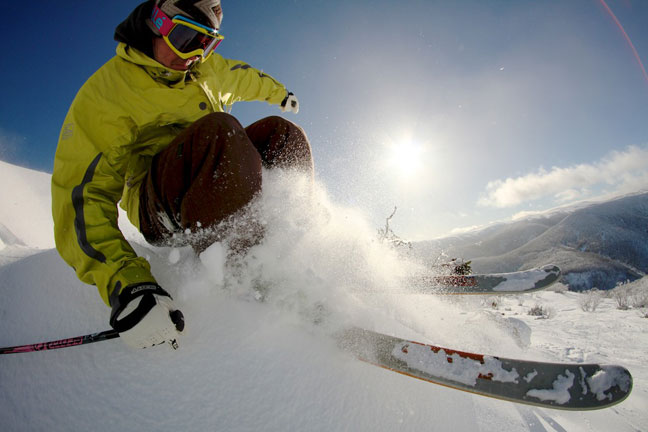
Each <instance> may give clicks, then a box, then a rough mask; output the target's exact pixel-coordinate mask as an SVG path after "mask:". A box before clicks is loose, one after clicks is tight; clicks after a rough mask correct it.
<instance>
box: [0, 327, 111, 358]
mask: <svg viewBox="0 0 648 432" xmlns="http://www.w3.org/2000/svg"><path fill="white" fill-rule="evenodd" d="M118 337H119V333H118V332H117V331H115V330H106V331H102V332H101V333H92V334H88V335H85V336H77V337H73V338H68V339H60V340H55V341H50V342H41V343H36V344H31V345H18V346H13V347H6V348H0V354H19V353H26V352H33V351H47V350H53V349H59V348H69V347H73V346H77V345H85V344H89V343H94V342H101V341H105V340H109V339H114V338H118Z"/></svg>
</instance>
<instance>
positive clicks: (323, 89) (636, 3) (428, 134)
mask: <svg viewBox="0 0 648 432" xmlns="http://www.w3.org/2000/svg"><path fill="white" fill-rule="evenodd" d="M137 4H138V2H136V1H125V0H110V1H104V2H96V1H69V0H68V1H60V2H37V3H36V4H34V3H24V4H23V3H21V2H12V3H10V4H8V5H5V8H4V9H3V10H4V11H5V13H6V15H5V16H6V18H5V20H4V23H5V24H4V25H3V27H4V28H5V29H7V30H8V31H7V32H5V36H6V37H7V38H8V43H7V42H5V44H4V47H5V51H4V55H3V56H2V59H1V60H0V74H2V77H1V80H0V82H2V92H1V94H2V104H1V105H0V159H1V160H5V161H8V162H11V163H15V164H18V165H22V166H27V167H30V168H34V169H38V170H41V171H48V172H51V167H52V162H53V157H54V152H55V149H56V141H57V139H58V133H59V129H60V126H61V123H62V121H63V118H64V116H65V114H66V112H67V109H68V107H69V104H70V103H71V101H72V99H73V98H74V95H75V93H76V91H77V90H78V89H79V87H80V86H81V85H82V84H83V82H84V81H85V80H86V79H87V78H88V77H89V76H90V75H91V74H92V73H93V72H94V71H95V70H96V69H97V68H99V67H100V66H101V65H102V64H103V63H104V62H105V61H107V60H108V59H109V58H110V57H112V56H113V55H114V49H115V45H116V43H115V42H114V41H113V39H112V35H113V31H114V28H115V26H116V25H117V24H118V23H119V22H120V21H121V20H122V19H123V18H124V17H126V16H127V15H128V13H129V12H130V11H131V10H132V9H133V8H134V7H135V6H136V5H137ZM605 5H607V6H609V8H610V10H611V11H612V13H613V14H614V15H615V16H616V18H617V19H618V23H619V24H620V25H621V26H622V28H623V31H622V30H621V28H620V27H619V25H617V23H616V22H615V20H614V19H613V17H612V15H611V14H610V13H609V12H608V11H607V9H606V7H605ZM223 10H224V21H223V26H222V33H223V34H224V35H225V36H226V39H225V41H224V42H223V43H222V44H221V46H220V47H219V48H218V50H219V52H220V53H221V54H222V55H224V56H225V57H229V58H234V59H239V60H244V61H246V62H248V63H250V64H252V65H254V66H256V67H258V68H260V69H263V70H264V71H265V72H266V73H269V74H271V75H273V76H274V77H275V78H277V79H279V80H280V81H282V82H283V83H284V84H286V85H287V87H288V88H289V89H291V91H293V92H294V93H295V94H296V95H297V96H298V97H299V100H300V104H301V111H300V112H299V114H298V115H296V116H294V115H292V114H287V115H286V117H287V118H289V119H291V120H293V121H295V122H297V123H299V124H300V125H301V126H302V127H304V129H305V130H306V132H307V134H308V135H309V137H310V139H311V144H312V146H313V151H314V157H315V163H316V170H317V178H318V179H319V180H320V181H322V182H323V183H324V184H325V185H326V187H327V189H328V191H329V193H330V195H331V196H332V197H333V200H334V201H336V202H338V203H340V204H343V205H347V206H352V207H357V208H358V209H360V210H362V211H364V212H366V214H367V217H368V218H369V220H370V221H371V223H372V224H374V225H375V226H376V227H379V226H382V224H383V223H384V218H385V217H387V216H388V215H389V214H390V213H391V211H392V210H393V207H394V206H398V208H399V210H398V212H397V214H396V216H395V218H394V219H393V221H392V227H393V228H394V230H395V231H396V233H397V234H400V235H401V236H403V237H406V238H409V239H426V238H432V237H436V236H441V235H445V234H448V233H450V232H451V231H452V230H453V229H456V228H462V227H470V226H475V225H483V224H487V223H489V222H493V221H496V220H502V219H508V218H511V217H513V216H514V215H519V214H527V213H528V212H536V211H541V210H544V209H547V208H551V207H554V206H557V205H562V204H568V203H570V202H573V201H577V200H581V199H587V198H592V197H597V196H600V195H605V194H608V195H609V194H615V193H626V192H633V191H638V190H642V189H648V75H646V72H645V70H642V67H641V64H640V62H643V63H644V64H646V63H648V26H646V22H648V2H646V1H644V0H606V1H605V3H603V1H601V0H570V1H568V2H565V1H560V0H547V1H542V2H537V1H526V0H516V1H513V0H511V1H485V0H475V1H468V0H466V1H429V0H405V1H402V2H394V1H389V2H388V1H381V0H372V1H368V0H357V1H348V0H347V1H342V0H339V1H338V0H332V1H327V2H311V1H305V0H293V1H282V2H268V1H256V0H249V1H233V0H223ZM7 15H8V16H7ZM624 32H625V34H624ZM626 35H627V39H626ZM631 45H632V46H631ZM632 47H634V50H635V51H633V49H632ZM635 53H636V54H635ZM277 113H278V111H277V109H276V108H275V107H270V106H268V105H266V104H262V103H239V104H237V105H235V106H234V109H233V111H232V114H234V115H235V116H237V117H238V118H239V119H240V120H241V122H242V123H243V124H249V123H251V122H253V121H254V120H256V119H258V118H261V117H264V116H267V115H271V114H277Z"/></svg>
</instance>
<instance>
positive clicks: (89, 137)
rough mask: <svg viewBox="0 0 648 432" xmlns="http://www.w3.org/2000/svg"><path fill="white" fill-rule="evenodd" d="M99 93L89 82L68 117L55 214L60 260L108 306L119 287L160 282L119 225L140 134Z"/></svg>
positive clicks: (59, 154)
mask: <svg viewBox="0 0 648 432" xmlns="http://www.w3.org/2000/svg"><path fill="white" fill-rule="evenodd" d="M100 93H101V92H99V91H98V90H97V89H96V88H93V86H92V83H91V82H90V81H89V82H88V83H86V84H85V85H84V87H82V88H81V90H80V91H79V93H78V94H77V97H76V98H75V100H74V102H73V103H72V106H71V107H70V110H69V112H68V114H67V116H66V118H65V122H64V124H63V128H62V130H61V134H60V137H59V143H58V147H57V151H56V156H55V160H54V171H53V174H52V213H53V217H54V234H55V240H56V247H57V249H58V251H59V253H60V255H61V256H62V257H63V259H64V260H65V261H66V262H67V263H68V264H69V265H71V266H72V267H73V268H74V269H75V271H76V273H77V276H78V277H79V279H81V280H82V281H83V282H86V283H88V284H93V285H96V286H97V288H98V290H99V293H100V294H101V297H102V299H103V300H104V302H105V303H106V304H108V305H109V296H110V294H111V293H112V291H113V290H114V289H115V288H117V289H119V288H120V287H123V286H126V285H129V284H132V283H137V282H155V279H154V278H153V276H152V275H151V271H150V266H149V264H148V262H147V261H146V260H145V259H143V258H139V257H137V255H136V253H135V251H134V250H133V249H132V248H131V246H130V245H129V244H128V242H127V241H126V240H125V239H124V237H123V235H122V233H121V231H120V230H119V226H118V224H117V217H118V211H117V203H118V202H119V200H120V199H121V196H122V191H123V187H124V177H125V171H126V165H127V160H128V157H127V156H128V144H129V143H131V142H133V140H134V139H135V136H136V130H137V129H136V127H135V126H134V124H133V123H132V121H131V120H130V119H129V118H128V117H127V116H120V113H119V111H118V109H117V108H116V107H115V106H113V105H111V104H110V103H108V102H106V101H105V100H101V97H100Z"/></svg>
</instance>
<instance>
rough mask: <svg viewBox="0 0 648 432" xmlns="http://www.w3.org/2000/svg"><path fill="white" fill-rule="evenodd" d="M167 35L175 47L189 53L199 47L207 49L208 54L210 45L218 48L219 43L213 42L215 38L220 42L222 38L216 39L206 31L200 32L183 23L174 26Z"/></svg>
mask: <svg viewBox="0 0 648 432" xmlns="http://www.w3.org/2000/svg"><path fill="white" fill-rule="evenodd" d="M167 37H168V39H169V42H170V43H171V44H173V46H174V47H175V49H177V50H178V51H180V52H182V53H189V52H191V51H194V50H197V49H202V50H205V54H207V52H208V51H207V48H208V47H209V46H210V45H214V46H213V47H212V49H214V48H216V46H217V45H218V43H216V44H213V42H214V41H215V40H217V41H218V42H220V39H216V38H214V37H213V36H209V35H206V34H204V33H199V32H197V31H196V30H194V29H192V28H189V27H186V26H183V25H176V26H175V27H173V30H171V33H169V35H168V36H167Z"/></svg>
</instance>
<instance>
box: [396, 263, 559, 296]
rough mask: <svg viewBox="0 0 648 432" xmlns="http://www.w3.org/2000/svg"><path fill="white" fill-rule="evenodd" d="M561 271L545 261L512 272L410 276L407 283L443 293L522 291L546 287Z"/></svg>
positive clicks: (424, 289) (464, 293) (426, 290)
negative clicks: (538, 265)
mask: <svg viewBox="0 0 648 432" xmlns="http://www.w3.org/2000/svg"><path fill="white" fill-rule="evenodd" d="M560 275H561V273H560V268H558V266H555V265H547V266H544V267H540V268H535V269H530V270H523V271H518V272H512V273H491V274H476V275H466V276H463V275H449V276H428V275H425V276H413V277H410V278H408V280H407V283H408V284H409V285H410V286H411V287H412V288H414V289H416V290H418V291H421V292H429V293H433V294H442V295H470V294H478V295H485V294H497V295H499V294H521V293H528V292H533V291H538V290H542V289H545V288H547V287H549V286H551V285H552V284H554V283H555V282H557V281H558V279H560Z"/></svg>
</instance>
